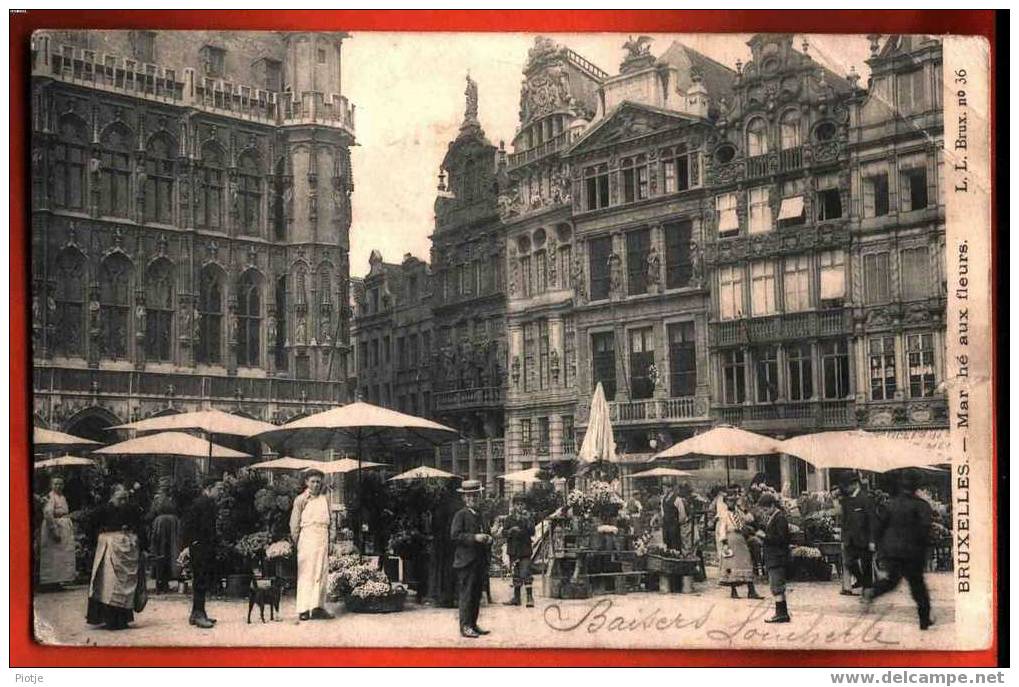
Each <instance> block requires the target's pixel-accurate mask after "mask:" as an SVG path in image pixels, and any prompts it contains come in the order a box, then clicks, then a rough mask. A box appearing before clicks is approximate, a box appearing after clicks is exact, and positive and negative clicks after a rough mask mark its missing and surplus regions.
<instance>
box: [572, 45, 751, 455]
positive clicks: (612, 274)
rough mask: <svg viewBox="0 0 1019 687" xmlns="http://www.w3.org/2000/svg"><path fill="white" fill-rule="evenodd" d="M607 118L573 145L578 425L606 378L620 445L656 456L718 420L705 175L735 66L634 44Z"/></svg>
mask: <svg viewBox="0 0 1019 687" xmlns="http://www.w3.org/2000/svg"><path fill="white" fill-rule="evenodd" d="M625 48H626V50H627V57H626V59H625V60H624V61H623V63H622V65H621V66H620V73H619V74H618V75H617V76H614V77H612V78H609V79H606V80H605V81H604V83H603V84H602V85H601V87H600V89H599V95H600V100H601V103H602V106H603V107H608V108H609V109H608V110H607V111H605V112H603V113H602V115H601V116H600V117H599V119H597V120H596V121H595V122H594V123H593V124H592V125H591V126H590V127H589V128H588V129H587V130H586V131H585V132H584V134H583V136H582V137H581V138H580V139H579V141H577V142H576V143H574V144H573V145H572V146H571V147H570V148H569V149H568V150H567V152H566V153H565V155H564V158H565V159H566V161H567V162H568V164H569V167H570V171H571V177H572V193H571V201H572V220H573V229H574V232H575V236H576V248H575V253H576V265H575V268H574V269H575V270H576V272H575V276H574V292H575V303H574V310H573V320H574V328H575V332H576V349H577V356H578V358H579V364H578V365H577V372H576V374H577V389H578V401H577V426H578V427H581V428H583V427H584V426H585V425H586V423H587V419H588V413H589V408H590V400H591V394H592V392H593V391H594V388H595V386H596V385H597V384H598V383H599V382H601V384H602V387H603V389H604V390H605V394H606V398H607V400H608V401H609V407H610V412H611V418H612V421H613V427H614V428H615V429H616V443H617V452H619V453H620V454H622V456H621V459H622V461H623V462H630V463H633V462H643V461H646V460H647V458H648V457H649V456H650V455H651V454H652V453H654V452H655V451H656V450H660V449H661V448H663V447H664V446H665V445H667V444H669V443H673V442H675V441H678V440H680V439H683V438H686V437H687V436H690V435H691V434H692V433H693V432H694V431H695V430H697V429H699V428H701V429H702V428H705V427H707V426H708V425H709V424H710V423H711V418H710V416H709V392H710V376H709V374H708V364H707V359H708V349H707V313H706V311H707V305H708V293H709V291H708V283H707V281H706V279H705V275H704V270H703V266H702V263H701V259H700V258H701V249H700V247H699V246H702V245H703V240H704V239H703V235H704V227H705V225H706V224H707V222H706V220H705V217H704V215H705V207H706V206H708V205H710V203H709V201H708V199H709V198H710V190H708V189H707V183H706V179H705V169H704V166H705V165H704V157H705V151H706V150H707V148H708V146H709V145H710V138H711V135H712V132H713V129H714V122H715V121H716V120H717V118H718V116H719V111H718V104H719V103H721V102H724V100H725V98H726V97H727V96H729V95H730V93H731V90H730V89H731V85H730V84H731V80H732V76H734V74H733V73H732V72H731V71H730V70H728V69H727V68H726V67H724V66H722V65H720V64H718V63H716V62H714V61H712V60H710V59H709V58H707V57H706V56H704V55H701V54H699V53H697V52H696V51H693V50H691V49H690V48H688V47H686V46H684V45H682V44H680V43H674V44H672V46H671V47H670V48H668V49H667V50H666V51H665V52H664V53H663V54H662V55H661V57H659V58H655V57H653V56H652V55H651V53H650V46H649V45H648V42H647V41H646V40H641V39H638V40H637V41H631V42H629V43H627V45H626V46H625Z"/></svg>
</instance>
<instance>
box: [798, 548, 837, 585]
mask: <svg viewBox="0 0 1019 687" xmlns="http://www.w3.org/2000/svg"><path fill="white" fill-rule="evenodd" d="M789 555H790V559H789V577H790V579H793V580H797V581H800V582H810V581H823V582H826V581H828V580H831V564H830V563H828V561H826V560H825V559H824V556H822V555H821V550H820V549H818V548H816V547H813V546H794V547H793V548H792V550H791V551H790V554H789Z"/></svg>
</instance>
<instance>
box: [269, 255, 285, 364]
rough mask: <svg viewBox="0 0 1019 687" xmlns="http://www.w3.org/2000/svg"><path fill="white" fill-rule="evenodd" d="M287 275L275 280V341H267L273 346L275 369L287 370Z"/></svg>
mask: <svg viewBox="0 0 1019 687" xmlns="http://www.w3.org/2000/svg"><path fill="white" fill-rule="evenodd" d="M286 344H287V275H285V274H284V275H283V276H281V277H279V278H277V279H276V340H275V341H273V340H272V339H271V338H270V339H269V346H274V349H273V355H274V356H275V357H276V369H277V370H285V369H287V345H286Z"/></svg>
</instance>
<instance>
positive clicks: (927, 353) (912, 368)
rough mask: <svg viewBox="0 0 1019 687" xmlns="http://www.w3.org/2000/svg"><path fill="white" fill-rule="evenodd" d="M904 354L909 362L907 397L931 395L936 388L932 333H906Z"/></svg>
mask: <svg viewBox="0 0 1019 687" xmlns="http://www.w3.org/2000/svg"><path fill="white" fill-rule="evenodd" d="M906 356H907V358H908V362H909V397H910V398H924V397H927V396H933V395H934V392H935V390H936V389H937V378H936V375H935V373H934V335H933V334H908V335H906Z"/></svg>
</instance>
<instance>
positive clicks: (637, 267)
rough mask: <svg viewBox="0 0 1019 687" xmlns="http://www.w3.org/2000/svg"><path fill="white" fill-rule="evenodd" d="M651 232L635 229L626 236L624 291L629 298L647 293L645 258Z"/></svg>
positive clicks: (649, 247) (649, 244) (648, 248)
mask: <svg viewBox="0 0 1019 687" xmlns="http://www.w3.org/2000/svg"><path fill="white" fill-rule="evenodd" d="M650 250H651V232H650V231H649V230H647V229H637V230H636V231H631V232H628V233H627V234H626V290H627V293H628V294H629V295H631V296H635V295H637V294H641V293H647V256H648V252H649V251H650Z"/></svg>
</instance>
